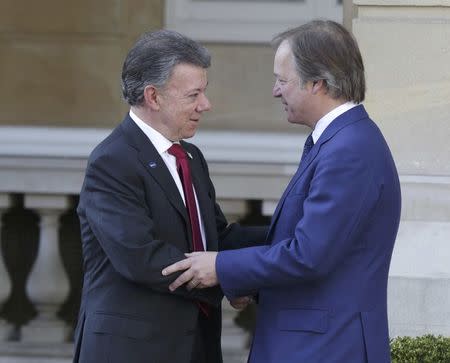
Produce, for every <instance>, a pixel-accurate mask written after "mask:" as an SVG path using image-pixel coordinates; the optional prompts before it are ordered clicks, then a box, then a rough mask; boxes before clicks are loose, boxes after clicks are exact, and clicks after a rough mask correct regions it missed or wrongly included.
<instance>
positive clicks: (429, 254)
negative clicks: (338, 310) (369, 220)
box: [353, 0, 450, 336]
mask: <svg viewBox="0 0 450 363" xmlns="http://www.w3.org/2000/svg"><path fill="white" fill-rule="evenodd" d="M354 4H355V5H356V6H357V16H356V18H355V19H354V21H353V33H354V35H355V37H356V39H357V40H358V43H359V46H360V49H361V53H362V56H363V58H364V62H365V68H366V75H367V89H368V92H367V97H366V101H365V102H364V103H365V106H366V108H367V110H368V112H369V114H370V115H371V116H372V118H373V119H374V121H375V122H376V123H377V124H378V126H379V127H380V128H381V130H382V131H383V133H384V135H385V137H386V139H387V142H388V144H389V145H390V147H391V150H392V152H393V155H394V159H395V161H396V164H397V167H398V170H399V173H400V181H401V187H402V218H401V223H400V229H399V234H398V237H397V241H396V243H395V247H394V254H393V257H392V263H391V270H390V278H389V291H388V292H389V294H388V306H389V322H390V334H391V336H396V335H422V334H425V333H433V334H444V335H448V334H450V320H449V317H450V290H449V289H448V286H449V283H450V264H449V261H450V244H449V242H448V241H449V239H450V162H449V161H450V143H449V140H448V138H449V134H450V128H449V115H450V67H449V64H450V43H449V39H450V21H449V20H450V1H449V0H354Z"/></svg>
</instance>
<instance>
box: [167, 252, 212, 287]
mask: <svg viewBox="0 0 450 363" xmlns="http://www.w3.org/2000/svg"><path fill="white" fill-rule="evenodd" d="M185 255H186V257H187V258H186V259H184V260H181V261H178V262H176V263H174V264H173V265H170V266H168V267H166V268H165V269H164V270H163V271H162V274H163V275H164V276H167V275H170V274H173V273H174V272H177V271H184V272H183V273H182V274H181V275H180V276H178V278H177V279H176V280H175V281H174V282H172V283H171V284H170V285H169V289H170V291H174V290H176V289H177V288H178V287H180V286H181V285H184V284H186V283H187V285H186V288H187V289H188V290H192V289H194V288H197V289H204V288H206V287H212V286H215V285H218V283H219V281H218V279H217V274H216V257H217V252H192V253H186V254H185Z"/></svg>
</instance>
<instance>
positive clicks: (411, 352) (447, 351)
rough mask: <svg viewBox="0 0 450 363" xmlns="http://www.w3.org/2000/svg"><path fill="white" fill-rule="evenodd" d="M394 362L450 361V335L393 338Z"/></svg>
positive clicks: (439, 362) (441, 362)
mask: <svg viewBox="0 0 450 363" xmlns="http://www.w3.org/2000/svg"><path fill="white" fill-rule="evenodd" d="M391 358H392V363H450V337H443V336H442V335H439V336H435V335H424V336H421V337H416V338H412V337H398V338H395V339H391Z"/></svg>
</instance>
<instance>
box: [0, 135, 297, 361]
mask: <svg viewBox="0 0 450 363" xmlns="http://www.w3.org/2000/svg"><path fill="white" fill-rule="evenodd" d="M108 132H109V130H94V129H69V128H45V127H39V128H32V127H0V214H5V213H6V212H7V211H8V210H10V209H11V208H12V207H13V206H14V205H15V204H16V203H17V201H16V199H17V195H19V196H20V197H21V199H20V200H21V206H22V208H23V209H24V210H28V211H33V212H34V213H35V214H36V215H37V220H39V223H38V231H39V232H38V233H37V236H36V239H37V240H38V242H37V246H38V247H37V252H36V257H35V260H34V263H33V264H32V268H31V266H30V268H31V271H30V272H29V274H28V277H27V279H26V284H25V293H26V295H27V297H28V299H29V301H30V302H31V303H32V305H33V306H34V309H35V310H36V316H35V317H34V318H33V319H31V320H30V321H28V322H27V323H26V324H24V325H22V326H20V327H17V326H16V327H15V329H13V327H12V326H11V324H8V323H7V322H6V321H4V320H0V339H1V340H2V341H3V343H0V360H1V361H2V362H4V361H5V362H13V361H14V362H17V361H20V362H41V361H45V362H47V361H55V362H66V361H70V356H71V350H72V348H71V344H70V343H68V342H69V341H70V334H71V332H72V327H70V326H69V325H68V324H67V323H65V322H64V321H63V320H61V318H60V315H59V314H58V312H59V310H60V308H61V305H62V304H63V302H64V301H65V300H66V299H67V297H68V294H69V290H70V288H71V284H70V283H69V277H70V276H69V275H68V274H67V273H66V269H65V268H64V263H63V261H62V256H61V250H62V249H64V246H65V242H66V241H65V240H66V237H69V236H66V237H65V236H62V235H61V233H60V230H61V225H60V216H61V215H63V214H64V213H66V212H67V211H68V210H73V209H74V208H75V206H74V203H73V199H74V197H75V198H76V196H77V195H78V193H79V190H80V188H81V184H82V181H83V177H84V169H85V166H86V161H87V157H88V156H89V153H90V152H91V150H92V149H93V147H94V146H95V145H96V144H97V143H98V142H100V141H101V140H102V139H103V138H104V137H105V136H106V135H107V134H108ZM304 139H305V136H304V135H301V134H300V135H287V134H264V133H245V132H244V133H242V132H240V133H233V132H199V133H198V135H197V136H196V137H195V139H193V142H195V143H196V144H197V145H198V146H199V147H200V148H201V149H202V150H203V151H204V154H205V157H206V158H207V160H208V162H209V167H210V173H211V176H212V179H213V181H214V183H215V185H216V190H217V197H218V199H219V202H220V204H221V206H222V209H223V210H224V212H225V214H226V215H227V217H228V218H229V219H230V220H237V219H239V218H242V217H244V216H245V215H247V214H248V213H249V209H250V204H249V201H252V200H256V201H259V202H260V204H259V206H260V208H261V211H259V212H260V214H261V212H262V213H263V214H265V215H270V214H271V213H272V211H273V209H274V207H275V203H276V201H277V200H278V198H279V197H280V195H281V193H282V191H283V188H284V187H285V185H286V184H287V182H288V181H289V178H290V176H291V175H292V174H293V173H294V172H295V169H296V165H297V163H298V160H299V155H300V152H301V145H303V142H304ZM0 221H1V219H0ZM4 227H5V228H7V227H8V226H4ZM23 228H26V226H23ZM61 239H62V240H61ZM4 242H7V241H4ZM7 262H8V261H4V259H3V258H2V255H0V308H1V306H2V305H3V304H4V303H5V301H6V300H7V299H8V296H9V295H10V292H11V289H12V287H13V286H12V285H13V282H14V279H10V278H9V276H10V275H11V271H10V274H8V273H7V268H6V267H5V265H8V266H11V263H9V264H8V263H7ZM224 305H225V308H224V324H223V326H224V328H223V349H224V354H225V356H226V357H228V358H227V362H232V361H233V362H234V361H236V362H239V361H244V359H245V341H246V336H245V334H244V332H243V331H242V330H241V329H240V328H238V327H236V326H235V325H234V323H233V318H234V316H235V314H236V313H235V312H234V311H233V310H232V309H231V307H229V305H227V304H226V303H225V304H224ZM11 340H13V341H11ZM8 359H9V360H8Z"/></svg>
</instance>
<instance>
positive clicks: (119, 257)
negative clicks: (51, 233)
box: [74, 30, 266, 363]
mask: <svg viewBox="0 0 450 363" xmlns="http://www.w3.org/2000/svg"><path fill="white" fill-rule="evenodd" d="M209 65H210V55H209V53H208V51H207V50H206V49H205V48H204V47H202V46H201V45H199V44H198V43H196V42H194V41H193V40H191V39H188V38H186V37H184V36H182V35H181V34H178V33H176V32H172V31H167V30H161V31H156V32H153V33H145V34H144V35H143V36H142V37H141V38H140V39H139V40H138V41H137V43H136V44H135V45H134V47H133V48H132V49H131V50H130V52H129V53H128V55H127V58H126V60H125V62H124V65H123V71H122V89H123V95H124V98H125V100H126V101H127V102H128V104H129V105H130V112H129V114H127V115H126V117H125V119H124V120H123V122H122V123H121V124H120V125H119V126H117V127H116V128H115V129H114V130H113V131H112V133H111V134H110V135H109V136H108V137H107V138H106V139H105V140H103V141H102V142H101V143H100V144H99V145H98V146H97V147H96V148H95V150H94V151H93V152H92V154H91V156H90V158H89V161H88V165H87V170H86V177H85V181H84V184H83V189H82V191H81V194H80V204H79V207H78V214H79V217H80V222H81V230H82V240H83V258H84V286H83V296H82V303H81V308H80V314H79V321H78V326H77V329H76V334H75V357H74V362H80V363H91V362H92V363H94V362H95V363H102V362H109V363H114V362H118V363H124V362H131V363H140V362H146V363H169V362H170V363H172V362H176V363H194V362H195V363H213V362H222V354H221V349H220V330H221V315H220V301H221V299H222V293H221V291H220V289H219V288H209V289H202V290H199V289H192V287H195V285H196V282H195V281H191V282H190V286H189V287H190V289H187V288H181V289H177V290H176V291H170V290H169V288H168V287H169V285H170V284H171V283H172V282H173V281H174V280H175V279H176V277H177V275H176V274H175V275H173V276H168V277H165V276H163V275H162V274H161V270H162V269H163V267H165V266H168V265H170V264H172V263H174V262H176V261H179V260H182V259H183V258H184V254H185V253H188V252H192V251H199V250H202V249H203V250H213V251H215V250H218V248H219V244H220V248H221V249H226V248H232V247H233V246H240V247H242V246H244V245H245V243H249V244H251V243H255V242H258V241H264V238H265V233H266V228H243V227H240V226H239V225H236V224H234V225H230V226H227V221H226V219H225V217H224V215H223V214H222V211H221V210H220V207H219V206H218V205H217V203H216V200H215V191H214V187H213V185H212V183H211V180H210V178H209V174H208V168H207V165H206V162H205V159H204V157H203V155H202V153H201V152H200V150H199V149H198V148H197V147H196V146H194V145H192V144H189V143H186V142H184V141H182V140H183V139H186V138H190V137H192V136H194V134H195V132H196V130H197V126H198V124H199V120H200V118H201V115H202V113H203V112H205V111H208V110H209V109H210V107H211V104H210V102H209V100H208V98H207V97H206V95H205V90H206V86H207V83H208V82H207V68H208V67H209ZM173 145H175V146H174V147H175V148H176V149H177V150H178V153H179V154H176V153H174V152H173V150H172V149H173V147H172V146H173ZM180 150H181V151H180ZM180 153H181V154H180ZM180 155H181V156H180ZM183 163H184V164H183ZM186 173H187V174H186ZM189 179H191V180H192V182H189ZM186 188H188V189H186ZM189 190H190V192H189Z"/></svg>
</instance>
